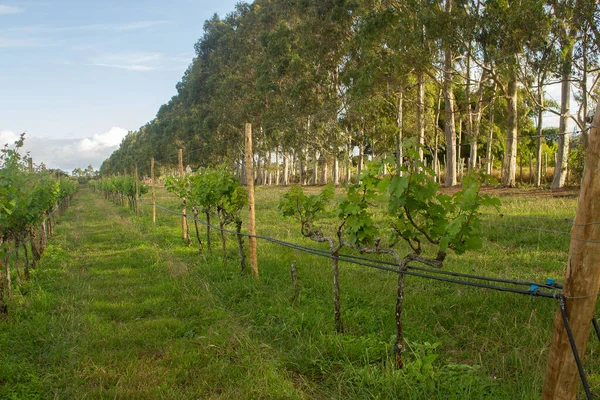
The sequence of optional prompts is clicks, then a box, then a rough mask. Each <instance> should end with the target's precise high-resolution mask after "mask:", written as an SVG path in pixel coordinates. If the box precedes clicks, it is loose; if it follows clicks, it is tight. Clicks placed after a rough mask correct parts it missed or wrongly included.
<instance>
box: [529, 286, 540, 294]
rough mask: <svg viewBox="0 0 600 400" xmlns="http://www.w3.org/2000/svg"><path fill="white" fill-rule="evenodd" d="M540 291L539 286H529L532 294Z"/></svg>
mask: <svg viewBox="0 0 600 400" xmlns="http://www.w3.org/2000/svg"><path fill="white" fill-rule="evenodd" d="M538 289H539V286H538V285H531V286H529V291H530V292H535V291H536V290H538Z"/></svg>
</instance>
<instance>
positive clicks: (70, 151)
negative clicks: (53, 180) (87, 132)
mask: <svg viewBox="0 0 600 400" xmlns="http://www.w3.org/2000/svg"><path fill="white" fill-rule="evenodd" d="M125 135H127V130H126V129H123V128H119V127H113V128H111V129H110V130H108V131H107V132H104V133H99V134H95V135H93V136H92V137H87V138H77V139H49V138H39V137H35V136H27V135H26V136H25V146H24V151H26V152H27V151H29V152H30V154H31V157H32V158H33V162H34V163H35V164H41V163H44V164H45V165H46V166H47V167H48V168H60V169H62V170H64V171H67V172H69V171H72V170H73V169H75V168H77V167H81V168H85V167H87V166H88V165H90V164H91V165H92V166H94V168H96V169H98V168H100V165H101V164H102V162H103V161H104V160H105V159H106V158H108V156H110V154H111V153H112V152H113V151H115V150H116V149H117V148H118V147H119V144H120V143H121V141H122V140H123V138H124V137H125ZM18 138H19V135H17V134H16V133H14V132H12V131H9V130H2V129H0V144H2V145H3V144H4V143H9V144H12V143H14V142H15V140H17V139H18Z"/></svg>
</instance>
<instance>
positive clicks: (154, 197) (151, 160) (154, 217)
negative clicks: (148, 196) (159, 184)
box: [150, 157, 156, 226]
mask: <svg viewBox="0 0 600 400" xmlns="http://www.w3.org/2000/svg"><path fill="white" fill-rule="evenodd" d="M150 178H151V179H152V226H156V189H155V185H156V182H155V181H154V157H152V158H151V159H150Z"/></svg>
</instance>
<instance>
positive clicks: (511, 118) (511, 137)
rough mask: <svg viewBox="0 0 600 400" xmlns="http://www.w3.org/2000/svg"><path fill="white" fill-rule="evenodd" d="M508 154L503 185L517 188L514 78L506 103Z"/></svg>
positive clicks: (503, 166) (504, 167)
mask: <svg viewBox="0 0 600 400" xmlns="http://www.w3.org/2000/svg"><path fill="white" fill-rule="evenodd" d="M506 113H507V119H506V152H505V154H504V162H503V164H502V184H503V185H504V186H509V187H515V186H516V185H517V182H516V172H517V140H518V125H517V120H518V115H517V79H516V77H514V76H513V77H512V78H511V80H510V82H508V93H507V102H506Z"/></svg>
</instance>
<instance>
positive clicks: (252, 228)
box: [246, 124, 258, 278]
mask: <svg viewBox="0 0 600 400" xmlns="http://www.w3.org/2000/svg"><path fill="white" fill-rule="evenodd" d="M253 167H254V156H253V154H252V124H246V187H247V188H248V233H249V234H250V237H249V238H248V246H249V247H250V266H251V267H252V275H254V277H255V278H258V260H257V258H256V237H254V236H255V235H256V219H255V216H254V170H253Z"/></svg>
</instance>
